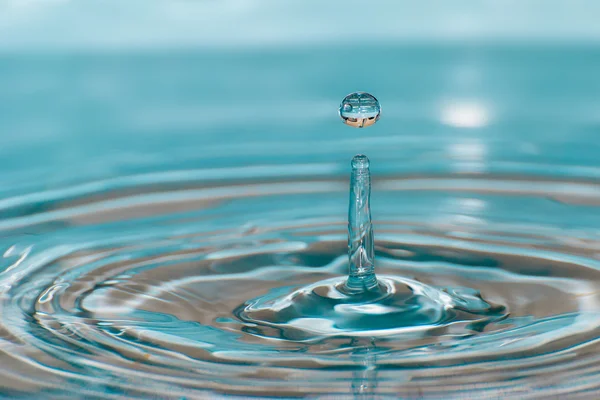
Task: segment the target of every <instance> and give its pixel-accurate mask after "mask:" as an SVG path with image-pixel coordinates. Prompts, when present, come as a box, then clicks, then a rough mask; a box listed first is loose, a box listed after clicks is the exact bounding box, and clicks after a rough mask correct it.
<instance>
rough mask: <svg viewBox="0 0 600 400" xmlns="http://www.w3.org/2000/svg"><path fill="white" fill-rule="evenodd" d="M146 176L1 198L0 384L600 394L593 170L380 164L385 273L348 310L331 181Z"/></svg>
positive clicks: (378, 223)
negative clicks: (411, 173) (450, 170)
mask: <svg viewBox="0 0 600 400" xmlns="http://www.w3.org/2000/svg"><path fill="white" fill-rule="evenodd" d="M229 172H231V171H229ZM231 175H232V176H235V173H233V172H231ZM128 179H132V178H128ZM144 179H145V181H147V182H151V184H146V185H144V184H142V185H139V184H136V185H135V186H131V187H130V186H127V185H126V184H124V183H123V182H112V183H111V184H98V185H87V186H85V187H80V188H70V189H65V190H64V191H62V192H46V193H38V194H36V195H35V196H33V195H32V196H26V197H20V198H14V199H5V200H4V201H3V202H2V204H0V206H1V207H2V208H1V210H0V212H1V213H2V215H3V217H4V218H3V220H2V221H1V222H0V230H1V232H0V234H1V241H0V245H1V246H2V255H3V256H2V258H0V260H1V261H0V262H1V265H0V291H1V292H0V298H1V301H2V302H1V306H0V363H1V364H2V365H10V368H2V370H1V372H0V387H2V388H3V392H2V394H4V395H6V396H8V397H18V396H23V397H32V396H33V397H36V398H44V397H60V396H65V395H66V394H68V393H73V392H74V391H77V393H78V394H79V395H80V396H81V397H82V398H118V397H127V398H135V397H139V398H204V397H206V398H215V397H219V396H222V395H242V394H243V395H255V396H271V395H277V396H281V397H299V396H309V397H320V396H323V397H325V396H333V397H335V396H337V397H341V398H346V397H353V396H356V395H365V394H366V395H368V394H377V395H378V396H381V397H386V396H389V397H390V398H398V397H405V398H419V397H426V398H445V399H448V398H460V396H461V394H464V393H465V391H466V390H468V391H469V393H471V395H472V396H473V397H474V398H485V397H494V396H495V397H501V398H511V397H512V398H520V399H522V398H530V397H545V398H548V396H555V397H556V396H557V397H560V396H561V395H564V394H565V393H568V394H569V396H572V397H576V396H580V397H581V398H586V396H589V395H590V393H592V392H594V391H596V390H598V389H600V388H599V386H600V379H598V378H599V376H600V352H599V350H600V347H599V343H598V340H597V339H598V337H599V336H600V290H599V289H600V233H599V232H598V229H597V227H598V226H600V213H599V212H598V205H600V187H599V185H598V184H597V183H595V182H586V181H579V182H567V181H552V180H536V179H533V178H514V177H497V176H489V177H478V178H475V177H464V176H429V177H415V178H410V177H393V176H386V177H384V178H382V179H379V180H377V179H376V180H375V181H374V182H373V201H372V207H373V210H374V211H373V212H374V220H373V224H374V225H375V227H376V237H375V243H376V248H375V251H376V257H377V263H378V264H377V268H378V274H379V277H380V286H379V287H378V288H377V289H376V290H374V291H372V292H368V293H364V294H363V295H361V296H363V297H361V298H360V299H357V300H356V304H352V301H348V298H347V297H346V296H347V295H346V294H345V293H344V290H343V288H342V287H341V286H340V282H343V277H344V275H345V274H346V273H347V256H346V249H347V248H346V244H347V243H346V221H345V206H344V205H345V202H346V195H347V181H346V179H344V178H342V177H340V178H335V177H334V178H326V177H323V176H321V177H319V178H316V177H315V176H309V175H305V176H296V177H287V178H285V179H283V178H281V179H279V178H277V177H270V178H269V177H259V178H256V180H254V181H251V180H249V179H245V180H243V181H236V180H234V179H229V180H226V179H219V180H218V181H215V183H214V184H211V183H210V182H209V181H207V180H205V179H204V180H202V181H197V182H191V181H187V182H185V183H181V184H178V183H176V182H169V183H166V182H162V181H161V180H160V179H154V180H153V179H151V177H146V178H144ZM217 182H218V183H217ZM307 205H313V206H307ZM340 205H341V206H340ZM248 210H252V212H251V213H250V212H249V211H248ZM574 221H576V223H574ZM369 304H371V305H374V306H373V307H369ZM349 315H350V316H352V318H347V317H348V316H349ZM258 321H260V322H261V323H257V322H258ZM264 321H269V323H264Z"/></svg>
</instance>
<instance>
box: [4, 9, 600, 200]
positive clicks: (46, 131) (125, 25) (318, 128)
mask: <svg viewBox="0 0 600 400" xmlns="http://www.w3.org/2000/svg"><path fill="white" fill-rule="evenodd" d="M599 13H600V4H598V3H597V2H595V1H582V0H577V1H569V2H564V1H555V0H544V1H541V0H540V1H532V0H530V1H509V0H507V1H493V0H487V1H467V0H455V1H452V2H446V1H441V0H440V1H434V0H426V1H421V2H418V3H415V2H410V1H398V0H393V1H392V0H389V1H383V0H378V1H370V2H368V3H365V2H361V1H357V0H344V1H329V2H321V1H317V0H304V1H295V2H282V1H276V0H220V1H209V0H201V1H187V0H130V1H127V2H123V1H118V0H104V1H96V0H91V1H85V2H83V1H70V0H2V1H0V160H1V164H0V165H1V166H2V170H3V174H2V175H1V177H0V184H1V185H0V196H1V197H3V198H6V197H10V196H13V195H18V194H23V193H33V192H37V191H40V190H52V189H54V188H60V187H66V186H70V185H76V184H79V183H83V182H92V181H97V182H103V181H104V180H106V179H111V178H114V177H123V176H137V177H139V179H140V180H143V179H144V178H143V177H144V176H145V174H152V173H159V172H160V173H164V172H166V171H171V172H172V171H180V172H181V173H183V174H185V173H186V172H185V171H191V170H203V169H206V168H227V167H238V166H257V167H261V168H262V167H263V166H277V167H276V168H275V167H274V169H273V170H272V171H271V173H272V174H277V173H278V172H277V171H280V170H281V171H283V170H282V168H283V167H285V166H286V165H294V166H296V167H297V168H301V169H300V170H298V171H305V172H308V173H311V174H332V173H334V174H337V173H346V170H347V163H348V160H349V159H350V158H351V157H352V155H353V154H355V153H357V152H364V153H366V154H368V155H369V156H370V158H371V159H372V160H373V169H374V171H375V172H377V173H381V174H386V173H390V174H402V173H411V174H413V173H472V174H479V173H502V174H517V173H518V174H535V175H546V174H552V175H560V176H577V177H579V178H592V179H595V178H598V177H599V175H600V161H599V158H598V154H599V153H600V151H599V150H600V141H599V140H598V134H599V127H600V116H599V115H600V113H599V110H600V99H599V94H600V74H599V73H598V71H600V47H599V46H598V44H599V43H600V24H598V15H600V14H599ZM357 90H362V91H368V92H370V93H372V94H373V95H375V96H376V97H378V98H379V100H380V102H381V104H382V108H383V114H382V118H381V121H380V122H379V123H378V124H377V125H376V126H374V127H372V128H369V129H363V130H359V129H351V128H349V127H347V126H344V125H343V124H342V123H341V122H340V120H339V117H338V116H337V108H338V106H339V103H340V101H341V99H342V98H343V97H344V96H345V95H346V94H348V93H350V92H353V91H357ZM302 168H304V170H302ZM288 172H289V171H288ZM281 173H282V174H284V172H281ZM249 174H250V175H251V173H249ZM136 179H137V178H136ZM165 179H166V178H165ZM173 179H178V178H173Z"/></svg>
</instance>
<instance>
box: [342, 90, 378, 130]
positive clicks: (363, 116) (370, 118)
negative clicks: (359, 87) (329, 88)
mask: <svg viewBox="0 0 600 400" xmlns="http://www.w3.org/2000/svg"><path fill="white" fill-rule="evenodd" d="M380 115H381V106H380V105H379V101H378V100H377V99H376V98H375V96H373V95H371V94H369V93H365V92H355V93H351V94H349V95H348V96H346V97H344V100H342V104H340V117H341V118H342V120H343V121H344V123H345V124H346V125H350V126H353V127H355V128H364V127H366V126H371V125H374V124H375V122H377V121H378V120H379V116H380Z"/></svg>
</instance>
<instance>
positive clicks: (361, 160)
mask: <svg viewBox="0 0 600 400" xmlns="http://www.w3.org/2000/svg"><path fill="white" fill-rule="evenodd" d="M369 164H370V163H369V158H368V157H367V156H365V155H364V154H357V155H355V156H354V158H353V159H352V168H353V169H364V168H369Z"/></svg>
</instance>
